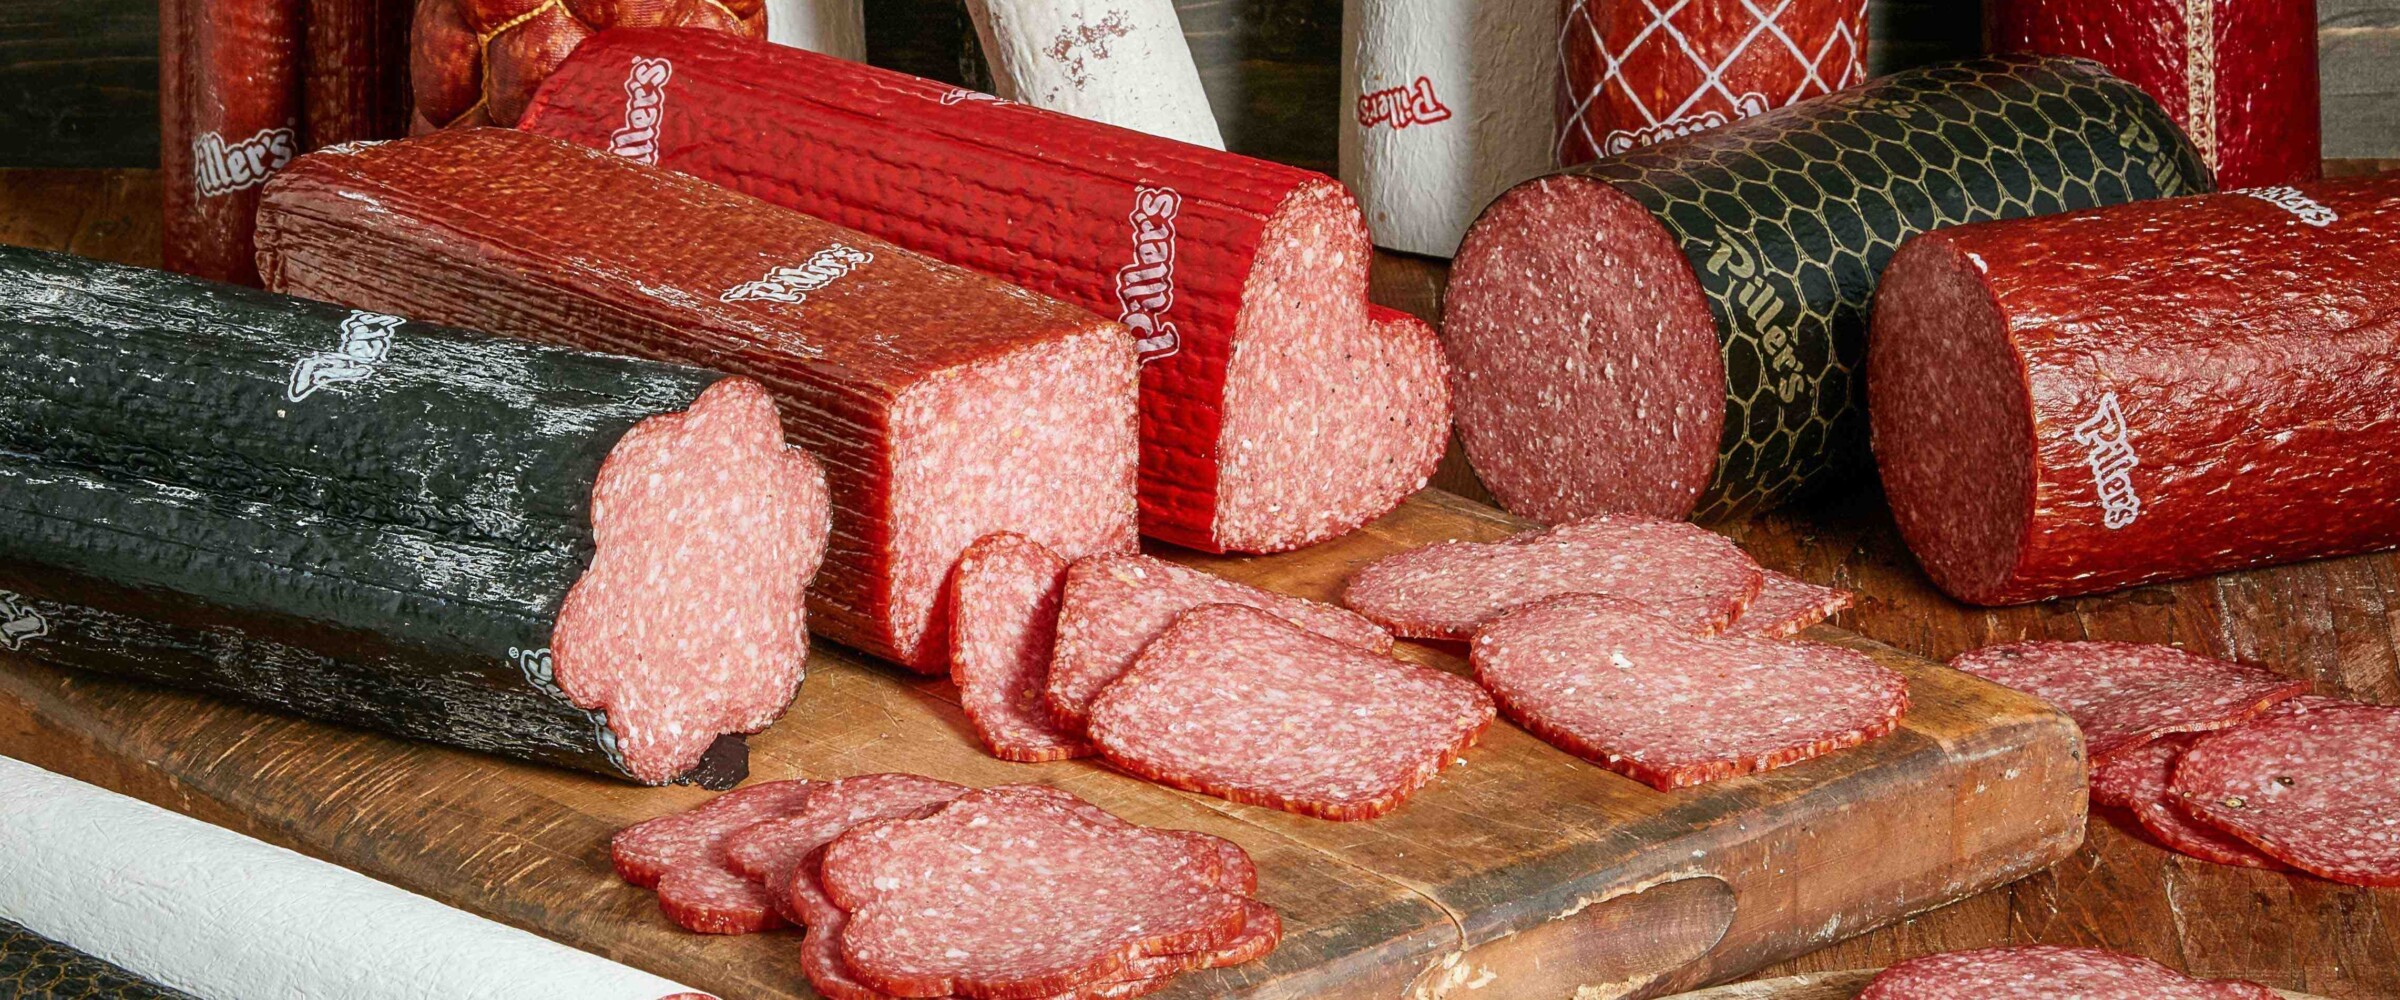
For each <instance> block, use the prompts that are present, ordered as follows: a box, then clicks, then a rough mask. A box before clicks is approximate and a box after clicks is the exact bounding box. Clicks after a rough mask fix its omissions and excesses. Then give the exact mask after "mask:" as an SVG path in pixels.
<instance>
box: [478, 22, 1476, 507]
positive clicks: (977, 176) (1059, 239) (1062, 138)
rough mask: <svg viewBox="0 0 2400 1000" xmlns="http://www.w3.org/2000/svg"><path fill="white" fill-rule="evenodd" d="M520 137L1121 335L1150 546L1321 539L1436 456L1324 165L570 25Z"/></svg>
mask: <svg viewBox="0 0 2400 1000" xmlns="http://www.w3.org/2000/svg"><path fill="white" fill-rule="evenodd" d="M668 67H672V73H671V76H672V79H671V80H669V81H664V82H662V83H660V84H659V85H658V86H656V87H642V86H637V87H635V88H634V90H633V92H632V93H630V94H629V91H628V87H627V84H628V81H629V79H640V78H641V76H640V75H641V74H648V75H649V78H659V77H660V75H661V74H664V73H666V70H667V68H668ZM662 109H663V110H662ZM525 128H526V129H527V130H529V131H533V132H538V133H541V134H543V135H550V136H555V137H558V138H562V139H567V140H569V141H572V142H576V143H579V144H581V145H585V146H590V147H593V148H597V149H612V150H615V151H617V152H619V153H620V154H622V155H626V156H630V157H635V158H640V159H644V160H645V161H654V162H656V163H657V164H658V165H660V166H663V167H667V168H669V169H673V170H678V171H682V172H684V173H688V174H691V175H693V176H696V177H699V178H701V179H703V180H707V181H713V182H715V183H718V184H722V185H725V186H728V187H732V188H734V189H736V190H739V191H742V192H745V193H748V194H752V195H755V196H757V197H759V198H763V199H765V200H767V201H770V202H773V203H775V204H778V205H783V206H785V207H787V208H794V209H798V210H800V211H802V212H806V213H809V214H811V215H816V216H818V217H820V218H824V219H828V220H830V221H833V222H836V223H840V224H842V225H847V226H855V227H857V228H859V229H861V230H864V231H866V232H869V233H873V234H874V235H876V236H878V237H881V238H883V239H888V240H891V241H892V242H894V243H898V244H900V245H901V246H905V247H908V248H910V249H913V250H917V251H920V252H923V253H928V254H931V255H933V256H936V257H940V258H942V259H944V260H947V261H950V262H951V263H954V264H958V265H961V266H964V267H969V268H973V269H975V270H978V271H982V272H984V273H986V274H991V275H994V276H997V277H999V278H1002V279H1004V280H1007V281H1010V282H1014V283H1016V284H1020V285H1023V286H1025V287H1027V288H1031V289H1033V290H1034V291H1037V292H1042V293H1044V294H1048V295H1055V296H1057V297H1059V298H1061V299H1065V300H1067V301H1069V302H1073V303H1077V304H1079V305H1082V306H1084V307H1086V308H1089V309H1091V310H1093V311H1095V312H1098V313H1099V314H1101V315H1102V316H1108V317H1114V318H1116V319H1118V320H1120V321H1121V322H1123V323H1125V324H1126V325H1127V326H1129V327H1131V328H1132V329H1133V331H1134V336H1135V338H1136V344H1137V346H1138V347H1139V349H1140V350H1141V352H1142V358H1143V359H1144V363H1143V365H1142V422H1141V427H1142V452H1141V454H1142V474H1141V484H1142V485H1141V500H1142V530H1143V532H1144V533H1145V534H1149V535H1151V536H1153V537H1157V538H1160V539H1163V540H1166V541H1170V542H1174V543H1176V544H1178V545H1183V546H1187V547H1190V548H1196V549H1202V550H1206V551H1212V552H1216V551H1227V550H1233V551H1243V552H1274V551H1281V550H1284V549H1290V548H1297V547H1299V546H1302V545H1307V544H1310V543H1312V542H1316V541H1321V540H1323V539H1326V538H1330V537H1333V536H1335V535H1338V534H1341V533H1343V532H1346V531H1348V530H1350V529H1352V528H1355V527H1357V526H1358V525H1360V524H1364V523H1365V522H1367V521H1368V520H1370V519H1372V518H1375V517H1378V516H1381V515H1382V514H1384V513H1386V512H1388V511H1390V510H1391V509H1392V508H1393V507H1395V506H1397V505H1398V504H1399V503H1400V501H1401V500H1402V499H1404V498H1406V497H1407V496H1408V495H1409V494H1410V493H1413V492H1415V491H1416V490H1417V489H1419V488H1421V487H1422V486H1423V485H1424V482H1425V478H1426V476H1427V475H1429V474H1430V473H1431V471H1432V467H1433V463H1434V462H1435V461H1438V459H1439V456H1440V453H1441V451H1442V449H1443V447H1444V446H1445V445H1446V441H1445V440H1444V439H1445V438H1446V436H1447V434H1448V431H1447V429H1446V428H1447V425H1448V415H1447V414H1448V398H1447V395H1446V394H1445V393H1443V392H1441V391H1440V390H1438V389H1436V388H1434V387H1433V386H1432V385H1431V384H1430V382H1431V380H1432V378H1433V377H1435V376H1436V375H1437V374H1438V373H1439V372H1441V371H1443V370H1444V368H1443V365H1442V362H1441V358H1440V357H1439V351H1438V350H1434V349H1433V348H1434V347H1435V346H1437V345H1433V344H1430V343H1428V342H1427V341H1426V339H1425V337H1424V336H1423V333H1424V327H1423V326H1422V325H1421V324H1415V323H1409V322H1376V321H1374V320H1373V318H1372V317H1371V315H1370V313H1369V311H1368V308H1367V304H1366V291H1367V264H1368V261H1369V258H1370V257H1371V256H1372V253H1373V250H1372V247H1371V246H1370V245H1369V244H1368V241H1367V233H1366V226H1365V223H1364V221H1363V220H1362V218H1361V217H1360V215H1359V213H1358V208H1357V205H1356V203H1354V202H1353V201H1352V200H1351V198H1350V195H1349V194H1348V192H1346V191H1345V190H1344V189H1343V188H1342V186H1341V185H1340V184H1339V183H1337V182H1335V181H1334V180H1333V179H1332V178H1330V177H1326V176H1324V175H1322V174H1316V173H1311V172H1309V171H1305V170H1299V169H1295V168H1292V167H1286V166H1281V165H1278V164H1273V163H1267V162H1264V161H1261V160H1254V159H1250V158H1248V157H1242V156H1235V155H1232V154H1229V153H1219V152H1214V151H1210V150H1205V149H1201V148H1199V147H1196V146H1191V145H1188V144H1185V143H1178V142H1172V141H1169V140H1165V139H1159V138H1156V137H1153V136H1146V135H1142V134H1140V133H1136V132H1130V131H1126V130H1124V129H1119V128H1113V127H1110V126H1107V125H1101V124H1098V123H1095V122H1089V121H1085V120H1082V119H1079V118H1072V117H1068V116H1065V115H1059V114H1053V113H1050V112H1046V111H1043V110H1041V109H1039V108H1031V107H1026V106H1024V105H1019V104H1008V103H1001V102H997V101H994V100H993V99H991V98H990V97H989V96H987V95H983V94H978V93H974V92H972V91H966V90H960V89H958V88H955V87H948V86H945V85H942V84H939V83H935V82H933V81H930V80H923V79H918V78H915V77H910V76H905V75H902V74H899V73H893V72H890V71H888V70H881V69H876V68H874V67H870V66H863V65H860V64H857V63H850V62H843V61H841V60H838V59H829V58H826V57H823V56H819V55H814V54H811V53H807V52H801V51H798V50H795V49H788V48H782V47H778V46H772V45H763V44H759V43H756V42H744V41H741V40H739V39H732V38H726V37H723V36H720V35H714V34H709V33H703V32H691V31H669V30H645V31H610V32H604V33H602V34H601V35H600V36H598V37H595V38H593V39H592V40H591V41H590V42H587V43H585V45H584V46H583V47H582V48H580V49H578V50H576V52H575V55H574V56H573V57H571V58H569V59H568V60H567V62H566V64H565V65H564V66H562V67H560V69H559V71H558V73H556V74H555V75H553V76H552V77H551V78H550V82H549V83H548V84H547V85H546V86H544V87H543V89H542V92H541V94H539V95H538V96H537V97H536V99H535V101H534V106H533V108H532V110H531V111H529V112H528V113H527V114H526V116H525ZM996 527H1000V528H1008V527H1013V526H1011V525H997V526H996ZM1062 554H1063V553H1062Z"/></svg>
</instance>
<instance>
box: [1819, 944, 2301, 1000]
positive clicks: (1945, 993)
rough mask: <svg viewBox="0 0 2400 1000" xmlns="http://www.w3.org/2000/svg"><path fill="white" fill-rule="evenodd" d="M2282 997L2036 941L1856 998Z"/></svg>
mask: <svg viewBox="0 0 2400 1000" xmlns="http://www.w3.org/2000/svg"><path fill="white" fill-rule="evenodd" d="M1966 997H1972V998H1974V1000H2063V998H2068V997H2073V998H2077V1000H2086V998H2088V1000H2276V994H2275V991H2274V990H2270V989H2268V988H2266V987H2264V986H2259V985H2257V984H2254V983H2245V982H2240V981H2237V980H2231V979H2194V978H2192V977H2190V976H2186V975H2184V974H2183V973H2180V972H2177V971H2175V970H2173V969H2170V968H2167V967H2166V966H2163V965H2160V964H2158V963H2157V962H2153V961H2151V960H2149V959H2147V958H2135V957H2134V956H2132V955H2120V954H2118V953H2116V952H2113V951H2102V950H2100V949H2098V948H2061V947H2057V946H2055V945H2033V946H2029V947H2022V948H1988V949H1985V950H1982V951H1954V952H1950V953H1948V954H1943V955H1928V956H1926V957H1924V958H1913V959H1910V960H1908V961H1906V962H1902V963H1900V964H1898V965H1895V966H1892V967H1891V968H1888V969H1885V970H1883V972H1882V973H1881V974H1879V975H1877V976H1876V977H1875V979H1874V981H1873V982H1870V983H1868V984H1867V988H1866V990H1865V991H1863V992H1861V993H1860V994H1859V995H1858V1000H1961V998H1966Z"/></svg>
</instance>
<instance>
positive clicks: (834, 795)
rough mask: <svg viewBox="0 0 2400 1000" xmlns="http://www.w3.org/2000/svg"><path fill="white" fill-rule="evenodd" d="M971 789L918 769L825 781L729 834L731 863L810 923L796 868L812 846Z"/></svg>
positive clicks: (795, 919)
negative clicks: (792, 804)
mask: <svg viewBox="0 0 2400 1000" xmlns="http://www.w3.org/2000/svg"><path fill="white" fill-rule="evenodd" d="M967 791H968V789H967V786H965V785H954V784H951V783H950V782H947V781H941V780H938V779H935V778H927V777H922V776H919V775H914V774H862V775H857V776H854V777H848V778H842V779H840V780H838V781H833V782H828V783H826V784H824V785H822V786H820V787H819V788H818V789H817V790H816V791H815V792H814V793H813V794H811V795H809V796H808V798H807V800H806V801H804V802H802V803H800V805H799V807H798V808H795V809H789V810H785V811H784V812H783V813H782V814H781V815H777V816H773V817H769V818H765V819H763V820H761V821H759V822H755V823H753V824H752V825H750V826H747V827H743V828H741V829H739V830H737V831H736V832H734V833H733V834H732V835H730V836H728V837H726V838H725V841H724V855H725V861H726V864H727V865H728V866H729V867H730V868H731V869H732V870H733V871H734V872H736V873H738V874H740V875H741V876H742V877H744V878H747V879H749V880H751V881H753V882H756V883H758V884H759V886H760V888H761V889H762V890H763V892H764V895H765V898H766V900H767V904H768V905H769V906H770V907H772V908H773V909H774V911H775V913H776V915H778V916H780V917H782V918H783V919H785V920H787V921H790V922H792V923H795V924H803V925H805V924H806V923H807V920H806V914H805V911H804V910H803V909H801V908H800V907H798V906H797V905H795V903H794V899H793V893H792V880H793V878H794V876H793V874H792V873H793V871H794V869H796V868H797V867H798V866H799V864H800V859H801V858H803V857H805V856H807V855H808V853H809V852H810V851H814V850H816V849H817V848H820V847H823V846H825V845H826V844H829V843H832V842H833V839H834V838H835V837H839V836H841V835H842V834H844V833H847V832H849V830H850V828H851V827H854V826H857V825H859V824H861V823H871V822H875V821H877V820H886V819H901V818H904V817H908V816H914V815H917V814H918V813H921V812H923V811H925V810H926V809H927V808H930V807H932V806H937V805H940V804H942V803H945V802H948V801H950V800H952V799H955V798H957V797H959V796H961V795H965V794H966V793H967Z"/></svg>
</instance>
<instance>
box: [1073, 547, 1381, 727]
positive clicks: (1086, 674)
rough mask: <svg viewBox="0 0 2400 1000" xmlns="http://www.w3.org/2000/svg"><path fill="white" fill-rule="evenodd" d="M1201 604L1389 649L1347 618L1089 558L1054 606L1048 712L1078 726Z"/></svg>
mask: <svg viewBox="0 0 2400 1000" xmlns="http://www.w3.org/2000/svg"><path fill="white" fill-rule="evenodd" d="M1203 604H1240V605H1245V606H1248V607H1253V608H1257V609H1259V610H1261V611H1265V612H1267V613H1268V614H1271V615H1274V616H1276V617H1278V618H1281V619H1283V620H1285V621H1288V622H1291V623H1292V624H1294V625H1298V626H1300V627H1301V628H1304V629H1308V630H1309V631H1311V632H1315V633H1317V634H1319V635H1323V636H1327V637H1329V638H1333V639H1337V640H1340V641H1342V642H1345V643H1348V644H1350V645H1353V646H1356V647H1358V648H1360V649H1366V650H1373V651H1376V652H1383V651H1386V650H1389V649H1391V648H1392V636H1391V633H1389V632H1385V631H1384V630H1383V629H1381V628H1378V627H1376V625H1375V623H1374V622H1371V621H1368V620H1366V619H1364V618H1361V617H1359V616H1358V615H1356V614H1353V613H1351V612H1349V611H1345V610H1342V609H1341V608H1337V607H1334V606H1333V605H1330V604H1321V603H1318V602H1316V601H1310V600H1304V599H1301V598H1298V597H1289V596H1286V595H1283V594H1274V593H1269V592H1267V591H1264V590H1260V589H1258V588H1256V587H1251V586H1247V585H1244V584H1239V583H1235V582H1233V581H1231V580H1226V579H1223V578H1220V577H1215V576H1210V575H1209V574H1207V573H1203V572H1201V571H1199V570H1196V569H1191V568H1188V567H1184V566H1178V565H1175V564H1174V563H1170V562H1165V561H1163V560H1159V559H1153V558H1151V557H1149V556H1141V555H1120V556H1093V557H1091V558H1087V559H1082V560H1079V561H1077V562H1076V563H1075V565H1074V566H1073V567H1071V568H1069V569H1068V570H1067V583H1066V589H1065V592H1064V594H1063V596H1062V597H1061V598H1060V600H1059V611H1058V646H1057V648H1056V650H1055V651H1054V653H1055V655H1054V656H1053V657H1052V659H1051V662H1050V688H1049V692H1048V699H1047V700H1048V702H1049V705H1050V709H1051V711H1052V712H1053V713H1055V714H1056V715H1057V717H1058V718H1059V719H1060V720H1061V721H1062V722H1063V721H1072V722H1074V723H1076V724H1078V725H1080V724H1081V723H1082V722H1083V718H1084V714H1085V713H1086V711H1088V709H1089V707H1090V705H1091V700H1092V698H1093V697H1094V696H1096V695H1098V694H1099V693H1100V690H1101V689H1102V688H1105V687H1107V686H1108V685H1109V684H1110V683H1111V682H1113V681H1115V680H1116V679H1117V678H1118V677H1119V676H1121V675H1123V674H1124V673H1125V670H1126V668H1128V667H1131V666H1132V665H1133V659H1134V657H1135V656H1137V655H1139V654H1140V653H1141V651H1142V648H1143V647H1145V646H1148V645H1149V644H1150V640H1152V639H1155V638H1157V637H1158V634H1159V633H1161V632H1164V631H1166V630H1167V626H1169V625H1172V624H1174V623H1175V619H1176V617H1177V616H1178V615H1181V614H1183V613H1184V612H1186V611H1190V610H1191V609H1193V608H1196V607H1199V606H1201V605H1203Z"/></svg>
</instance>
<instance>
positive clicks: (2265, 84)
mask: <svg viewBox="0 0 2400 1000" xmlns="http://www.w3.org/2000/svg"><path fill="white" fill-rule="evenodd" d="M1983 13H1984V27H1985V34H1986V36H1987V37H1986V41H1987V43H1988V45H1989V48H1990V50H1991V51H1993V52H2040V53H2047V54H2051V55H2061V56H2080V57H2082V58H2085V59H2092V60H2097V61H2098V62H2099V63H2100V64H2101V65H2103V66H2106V67H2108V70H2109V72H2111V73H2115V74H2117V75H2118V76H2121V77H2124V78H2125V79H2126V80H2128V81H2131V82H2132V83H2133V84H2134V85H2135V86H2137V87H2140V88H2142V89H2143V90H2144V91H2147V92H2149V94H2150V96H2152V97H2155V98H2158V102H2159V103H2160V104H2161V105H2163V106H2164V107H2165V108H2166V109H2167V114H2169V115H2172V116H2174V118H2175V121H2176V123H2177V124H2179V125H2182V126H2183V129H2184V131H2185V133H2187V134H2189V135H2190V136H2191V137H2192V143H2193V145H2196V146H2198V147H2199V148H2200V156H2201V158H2202V159H2204V160H2206V161H2208V165H2209V166H2210V167H2212V168H2214V169H2215V170H2216V172H2217V183H2218V184H2219V185H2221V186H2223V187H2225V188H2227V189H2232V188H2246V187H2259V186H2263V185H2270V184H2294V183H2300V182H2304V181H2313V180H2316V179H2317V176H2318V172H2319V169H2320V168H2321V166H2322V164H2323V160H2322V159H2320V156H2321V153H2320V152H2319V149H2320V143H2321V139H2322V134H2321V125H2320V123H2319V114H2318V88H2317V4H2316V0H2115V2H2112V3H2086V2H2083V0H1985V3H1984V7H1983Z"/></svg>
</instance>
